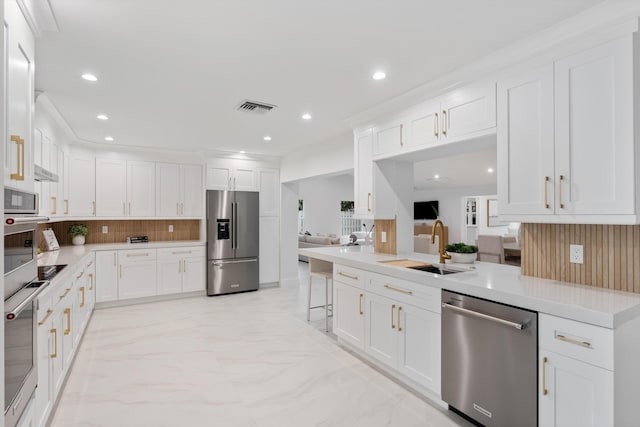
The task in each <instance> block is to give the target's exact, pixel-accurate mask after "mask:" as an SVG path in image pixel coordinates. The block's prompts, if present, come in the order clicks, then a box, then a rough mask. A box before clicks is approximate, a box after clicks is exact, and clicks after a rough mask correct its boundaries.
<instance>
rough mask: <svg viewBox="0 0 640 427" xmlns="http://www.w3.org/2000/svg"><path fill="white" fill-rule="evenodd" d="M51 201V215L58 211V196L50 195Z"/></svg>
mask: <svg viewBox="0 0 640 427" xmlns="http://www.w3.org/2000/svg"><path fill="white" fill-rule="evenodd" d="M51 201H52V202H53V210H52V211H51V215H57V213H58V198H57V197H56V196H51Z"/></svg>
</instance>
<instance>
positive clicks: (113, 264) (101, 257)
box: [95, 251, 118, 302]
mask: <svg viewBox="0 0 640 427" xmlns="http://www.w3.org/2000/svg"><path fill="white" fill-rule="evenodd" d="M95 292H96V302H109V301H117V300H118V251H98V252H96V290H95Z"/></svg>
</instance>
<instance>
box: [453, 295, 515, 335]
mask: <svg viewBox="0 0 640 427" xmlns="http://www.w3.org/2000/svg"><path fill="white" fill-rule="evenodd" d="M442 308H448V309H449V310H453V311H457V312H459V313H464V314H468V315H469V316H474V317H479V318H481V319H485V320H490V321H492V322H497V323H500V324H502V325H506V326H509V327H512V328H516V329H518V330H520V331H521V330H523V329H525V328H526V327H527V324H526V323H516V322H512V321H510V320H505V319H501V318H499V317H495V316H490V315H488V314H484V313H480V312H477V311H473V310H469V309H467V308H462V307H458V306H456V305H453V304H449V303H447V302H443V303H442Z"/></svg>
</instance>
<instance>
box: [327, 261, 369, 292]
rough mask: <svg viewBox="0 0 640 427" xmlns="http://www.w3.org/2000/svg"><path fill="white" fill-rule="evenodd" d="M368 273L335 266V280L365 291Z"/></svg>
mask: <svg viewBox="0 0 640 427" xmlns="http://www.w3.org/2000/svg"><path fill="white" fill-rule="evenodd" d="M366 274H367V272H366V271H363V270H359V269H357V268H351V267H346V266H344V265H339V264H333V280H335V281H338V282H341V283H345V284H347V285H351V286H355V287H356V288H360V289H364V281H365V275H366Z"/></svg>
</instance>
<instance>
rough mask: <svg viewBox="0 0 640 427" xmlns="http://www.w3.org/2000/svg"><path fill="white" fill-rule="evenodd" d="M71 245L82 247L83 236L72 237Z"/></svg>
mask: <svg viewBox="0 0 640 427" xmlns="http://www.w3.org/2000/svg"><path fill="white" fill-rule="evenodd" d="M71 243H73V244H74V245H84V236H73V237H72V238H71Z"/></svg>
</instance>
